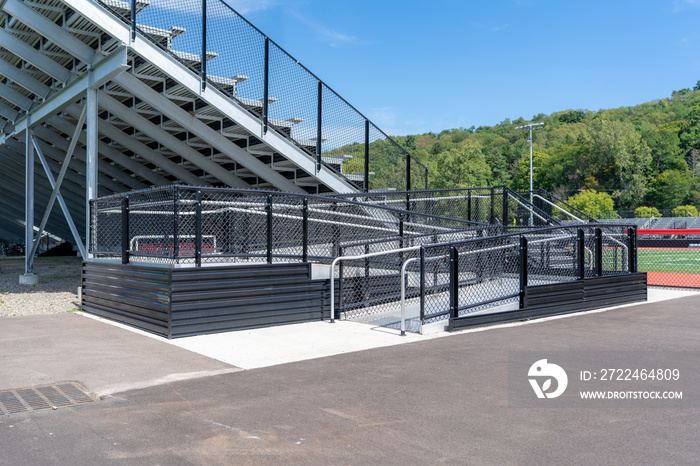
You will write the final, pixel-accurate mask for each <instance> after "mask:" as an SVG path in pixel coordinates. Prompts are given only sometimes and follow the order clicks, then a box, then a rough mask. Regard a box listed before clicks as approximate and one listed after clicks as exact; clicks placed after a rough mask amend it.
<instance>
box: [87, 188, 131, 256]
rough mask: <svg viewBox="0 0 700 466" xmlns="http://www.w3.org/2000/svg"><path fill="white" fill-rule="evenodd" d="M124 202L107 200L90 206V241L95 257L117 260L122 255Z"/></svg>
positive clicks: (89, 248)
mask: <svg viewBox="0 0 700 466" xmlns="http://www.w3.org/2000/svg"><path fill="white" fill-rule="evenodd" d="M121 203H122V200H121V198H120V197H115V198H105V199H101V200H100V201H99V202H95V203H92V204H90V241H89V244H88V245H87V247H88V250H89V251H91V252H92V253H93V254H94V255H95V257H101V258H116V257H120V256H121V253H122V246H121V239H122V207H121Z"/></svg>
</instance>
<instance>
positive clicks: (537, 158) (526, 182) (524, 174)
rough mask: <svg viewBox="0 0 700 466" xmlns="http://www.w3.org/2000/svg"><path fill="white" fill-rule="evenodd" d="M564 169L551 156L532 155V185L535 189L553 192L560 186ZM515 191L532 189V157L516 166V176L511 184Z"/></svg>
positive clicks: (543, 154) (536, 153)
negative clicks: (531, 184)
mask: <svg viewBox="0 0 700 466" xmlns="http://www.w3.org/2000/svg"><path fill="white" fill-rule="evenodd" d="M562 170H563V167H562V166H561V165H558V164H557V161H556V160H554V159H553V158H552V157H551V156H550V155H549V154H547V153H546V152H543V151H534V152H533V153H532V183H533V186H534V188H535V189H537V188H542V189H545V190H547V191H552V190H553V189H554V188H556V187H557V185H558V184H559V178H560V177H561V172H562ZM511 186H512V187H513V189H515V190H519V191H528V190H529V189H530V155H529V154H528V155H527V156H525V157H523V158H522V159H520V160H519V161H518V162H517V163H516V164H515V175H514V176H513V180H512V182H511Z"/></svg>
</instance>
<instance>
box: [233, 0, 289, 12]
mask: <svg viewBox="0 0 700 466" xmlns="http://www.w3.org/2000/svg"><path fill="white" fill-rule="evenodd" d="M225 3H228V4H229V5H230V6H231V8H233V9H234V10H236V11H237V12H239V13H240V14H242V15H244V14H246V13H252V12H255V11H262V10H267V9H268V8H272V7H274V6H277V5H278V4H279V3H280V1H279V0H226V2H225Z"/></svg>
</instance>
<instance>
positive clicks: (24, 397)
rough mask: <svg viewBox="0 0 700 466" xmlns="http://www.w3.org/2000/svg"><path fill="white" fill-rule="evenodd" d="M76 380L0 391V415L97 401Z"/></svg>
mask: <svg viewBox="0 0 700 466" xmlns="http://www.w3.org/2000/svg"><path fill="white" fill-rule="evenodd" d="M97 400H98V398H96V397H94V396H93V395H91V394H90V393H89V392H88V391H87V389H86V388H85V387H83V386H82V385H81V384H79V383H78V382H61V383H57V384H53V385H41V386H38V387H28V388H16V389H13V390H2V391H0V415H4V414H16V413H26V412H32V411H37V410H39V409H49V408H53V409H56V408H61V407H64V406H75V405H79V404H83V403H90V402H92V401H97Z"/></svg>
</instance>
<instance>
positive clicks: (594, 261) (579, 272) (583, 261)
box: [421, 225, 636, 322]
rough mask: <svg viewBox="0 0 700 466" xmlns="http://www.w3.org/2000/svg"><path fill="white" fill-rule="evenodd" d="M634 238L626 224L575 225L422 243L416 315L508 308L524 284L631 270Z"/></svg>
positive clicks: (518, 301) (518, 303)
mask: <svg viewBox="0 0 700 466" xmlns="http://www.w3.org/2000/svg"><path fill="white" fill-rule="evenodd" d="M635 239H636V230H635V228H634V227H632V226H629V225H606V226H605V227H602V226H601V227H598V226H596V227H589V226H587V225H575V226H557V227H550V228H544V229H537V230H529V231H525V232H520V233H510V234H506V235H500V236H495V237H488V238H481V239H472V240H466V241H462V242H457V243H452V244H433V245H427V246H424V247H423V248H422V249H423V250H424V251H422V252H421V257H422V260H421V267H422V269H423V270H422V271H421V275H422V276H423V277H424V279H423V280H424V284H423V289H424V290H425V292H424V293H423V294H422V295H421V301H422V302H421V318H422V320H423V321H424V322H430V321H433V320H436V319H441V318H446V317H447V316H451V317H460V316H465V315H478V314H484V313H496V312H507V311H512V310H516V309H519V308H522V306H523V293H524V288H525V287H528V286H537V285H550V284H557V283H566V282H568V281H574V280H583V279H585V278H591V277H602V276H607V275H615V274H628V273H633V272H636V265H635V264H636V247H635Z"/></svg>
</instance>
